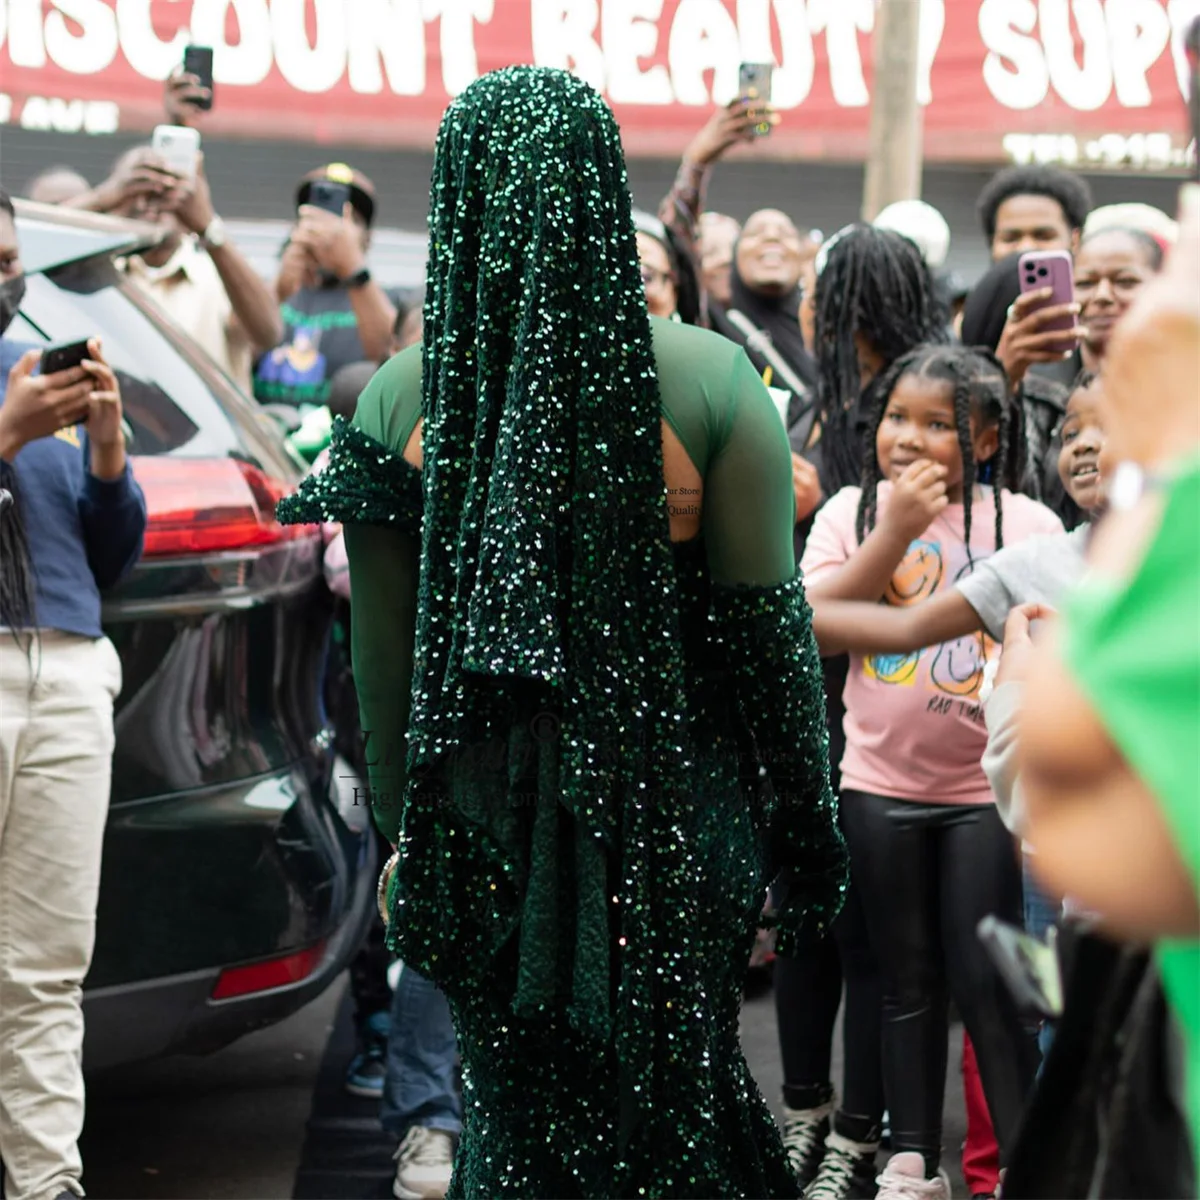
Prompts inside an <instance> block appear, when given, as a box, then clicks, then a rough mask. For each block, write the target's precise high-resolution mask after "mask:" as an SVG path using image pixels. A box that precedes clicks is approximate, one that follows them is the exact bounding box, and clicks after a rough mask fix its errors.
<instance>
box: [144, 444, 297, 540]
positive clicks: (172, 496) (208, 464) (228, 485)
mask: <svg viewBox="0 0 1200 1200" xmlns="http://www.w3.org/2000/svg"><path fill="white" fill-rule="evenodd" d="M132 462H133V475H134V478H135V479H136V480H137V481H138V483H139V484H140V485H141V488H142V491H143V493H144V494H145V496H146V513H147V522H146V538H145V548H144V550H143V551H142V554H143V557H145V558H164V557H167V556H177V555H185V554H210V553H213V552H215V551H218V550H242V549H247V548H251V547H254V546H267V545H271V544H273V543H276V542H284V541H288V540H290V539H291V538H295V537H302V536H304V535H305V532H306V531H305V527H304V526H303V525H294V526H290V525H280V524H279V523H278V522H277V521H276V520H275V504H276V502H277V501H278V500H280V499H281V498H282V497H284V496H286V495H287V494H288V493H289V492H290V491H291V490H292V489H291V487H290V486H289V485H288V484H286V483H283V482H281V481H280V480H278V479H272V478H271V477H270V476H268V475H265V474H264V473H263V472H262V471H260V470H259V469H258V468H257V467H254V466H251V465H250V464H249V463H245V462H240V461H238V460H237V459H234V458H166V457H153V458H149V457H147V458H139V457H134V458H133V460H132Z"/></svg>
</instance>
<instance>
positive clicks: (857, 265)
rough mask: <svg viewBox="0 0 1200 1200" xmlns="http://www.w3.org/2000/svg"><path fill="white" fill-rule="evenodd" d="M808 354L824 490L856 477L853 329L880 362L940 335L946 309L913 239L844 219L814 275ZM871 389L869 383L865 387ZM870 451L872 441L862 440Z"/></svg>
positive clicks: (859, 389)
mask: <svg viewBox="0 0 1200 1200" xmlns="http://www.w3.org/2000/svg"><path fill="white" fill-rule="evenodd" d="M814 302H815V309H816V311H815V316H814V337H813V341H814V343H815V344H814V357H815V358H816V362H817V375H818V378H817V403H818V405H819V411H820V420H821V445H822V455H821V458H822V468H823V471H824V475H825V478H823V479H822V481H821V482H822V486H823V487H824V489H825V493H826V495H832V494H833V493H834V492H836V491H838V490H839V489H841V488H843V487H848V486H850V485H851V484H853V483H856V482H857V481H858V478H859V475H860V473H861V466H862V454H863V446H862V442H861V441H860V439H859V435H858V422H859V410H860V399H861V400H862V401H864V402H865V403H864V405H863V407H865V406H868V405H869V404H870V402H871V401H872V400H873V399H874V395H873V394H869V395H864V394H863V386H862V375H861V371H860V369H859V361H858V349H857V347H856V345H855V340H854V339H855V334H861V335H862V336H863V337H864V338H865V339H866V340H867V342H869V343H870V345H871V347H872V348H873V349H874V350H875V352H876V353H877V354H878V355H879V356H880V357H881V358H882V359H883V361H884V363H885V364H888V363H891V362H894V361H895V360H896V359H898V358H899V357H900V356H901V355H904V354H907V353H908V352H909V351H910V350H913V349H914V348H915V347H917V346H920V345H922V344H924V343H929V342H944V341H947V340H948V337H949V334H948V331H947V313H946V311H945V308H944V307H943V304H942V302H941V300H940V298H939V295H938V291H937V287H936V286H935V284H934V280H933V276H932V275H931V274H930V271H929V267H928V265H927V264H926V262H925V260H924V258H922V257H921V252H920V250H918V249H917V247H916V245H915V243H913V242H911V241H909V239H908V238H906V237H902V236H901V235H900V234H898V233H894V232H892V231H891V230H889V229H877V228H875V226H873V225H861V224H860V225H851V226H848V227H847V228H846V229H845V230H843V231H842V232H841V233H840V234H838V235H837V236H836V238H835V240H834V241H833V242H832V244H831V245H830V248H829V253H828V257H827V258H826V260H825V263H824V265H823V266H822V267H821V271H820V274H819V275H818V277H817V287H816V292H815V295H814ZM872 393H873V389H872ZM870 452H871V454H874V442H872V443H871V444H870Z"/></svg>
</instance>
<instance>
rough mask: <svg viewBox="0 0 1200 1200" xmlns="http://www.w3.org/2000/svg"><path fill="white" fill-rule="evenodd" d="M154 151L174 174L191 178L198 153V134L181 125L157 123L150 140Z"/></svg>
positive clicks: (193, 175)
mask: <svg viewBox="0 0 1200 1200" xmlns="http://www.w3.org/2000/svg"><path fill="white" fill-rule="evenodd" d="M150 145H151V148H152V149H153V151H154V153H155V154H157V155H158V156H159V158H161V159H162V160H163V162H164V163H166V165H167V167H168V168H169V169H170V170H172V171H174V172H175V174H176V175H182V176H183V177H184V178H185V179H193V178H195V175H196V159H197V158H198V156H199V154H200V134H199V133H198V132H197V131H196V130H195V129H187V128H185V127H183V126H181V125H159V126H158V127H157V128H156V129H155V131H154V136H153V138H152V139H151V142H150Z"/></svg>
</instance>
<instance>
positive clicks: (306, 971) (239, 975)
mask: <svg viewBox="0 0 1200 1200" xmlns="http://www.w3.org/2000/svg"><path fill="white" fill-rule="evenodd" d="M324 955H325V943H324V942H318V943H317V944H316V945H315V946H310V947H309V948H308V949H307V950H300V951H298V952H297V953H295V954H288V955H286V956H285V957H283V958H268V959H266V960H265V961H264V962H256V963H250V964H249V965H248V966H245V967H230V968H229V969H228V970H225V971H222V972H221V974H220V975H219V976H218V977H217V985H216V987H214V988H213V992H212V998H213V999H214V1000H230V999H232V998H233V997H234V996H248V995H249V994H250V993H251V992H267V991H270V990H271V989H272V988H277V987H285V986H286V985H287V984H289V983H299V982H300V981H301V980H302V979H307V978H308V977H309V976H310V975H311V974H312V973H313V972H314V971H315V970H316V969H317V966H318V965H319V964H320V962H321V959H322V958H323V957H324Z"/></svg>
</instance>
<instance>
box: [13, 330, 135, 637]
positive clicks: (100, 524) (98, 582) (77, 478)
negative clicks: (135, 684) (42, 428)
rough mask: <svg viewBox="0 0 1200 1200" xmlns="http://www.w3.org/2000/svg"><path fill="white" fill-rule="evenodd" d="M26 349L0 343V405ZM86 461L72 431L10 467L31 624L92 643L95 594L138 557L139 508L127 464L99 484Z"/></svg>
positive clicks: (32, 447) (33, 447)
mask: <svg viewBox="0 0 1200 1200" xmlns="http://www.w3.org/2000/svg"><path fill="white" fill-rule="evenodd" d="M28 349H30V347H28V346H22V345H19V344H17V343H15V342H6V341H3V340H0V404H3V403H4V393H5V391H6V390H7V388H8V373H9V371H10V370H11V369H12V367H13V366H14V364H15V363H16V362H17V360H18V359H19V358H20V357H21V355H22V354H24V353H25V351H26V350H28ZM89 462H90V458H89V448H88V440H87V432H86V430H85V429H84V427H83V426H82V425H80V426H76V427H74V428H71V429H62V430H59V432H58V433H56V434H55V435H54V436H53V437H45V438H41V439H40V440H38V441H36V442H29V443H28V444H27V445H25V446H22V447H21V449H20V450H18V451H17V453H16V455H15V456H14V457H13V460H12V463H11V464H10V465H11V466H12V468H13V470H14V472H15V474H16V479H17V488H18V490H19V492H20V499H19V501H18V504H19V505H20V509H21V514H22V516H23V518H24V521H25V533H26V537H27V538H28V541H29V555H30V558H31V560H32V563H33V570H34V576H35V588H36V601H35V602H36V609H35V613H34V622H35V624H37V626H38V627H39V628H41V629H58V630H62V631H63V632H64V633H77V634H80V635H82V636H83V637H100V636H102V630H101V628H100V591H101V589H102V588H108V587H112V586H113V584H115V583H117V582H118V581H119V580H120V579H121V578H122V577H123V576H124V575H126V574H127V573H128V572H129V571H131V570H132V569H133V566H134V564H135V563H136V562H137V560H138V559H139V558H140V557H141V553H142V537H143V535H144V534H145V531H146V501H145V498H144V497H143V496H142V489H141V488H139V487H138V485H137V484H136V483H135V482H134V479H133V474H132V472H131V471H130V469H129V466H128V464H126V467H125V474H124V475H121V476H120V477H119V478H117V479H113V480H103V479H97V478H96V477H95V476H94V475H92V474H91V472H90V470H89ZM11 512H12V510H11V509H10V510H9V513H8V514H6V515H5V516H0V521H2V520H7V519H9V517H10V516H11ZM3 568H4V564H3V563H0V570H3Z"/></svg>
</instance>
